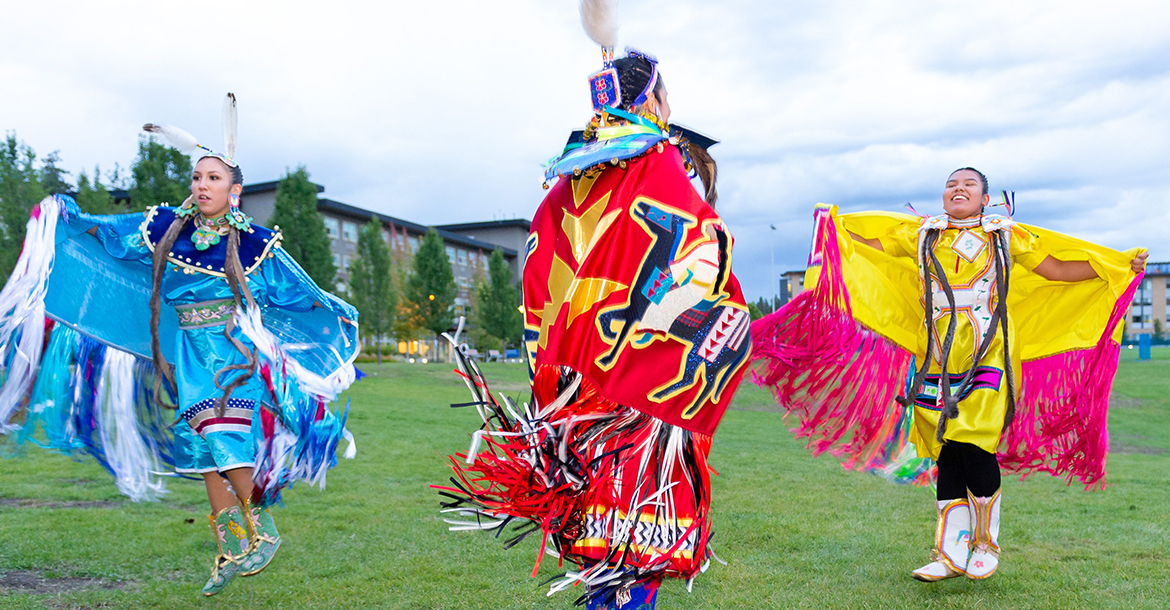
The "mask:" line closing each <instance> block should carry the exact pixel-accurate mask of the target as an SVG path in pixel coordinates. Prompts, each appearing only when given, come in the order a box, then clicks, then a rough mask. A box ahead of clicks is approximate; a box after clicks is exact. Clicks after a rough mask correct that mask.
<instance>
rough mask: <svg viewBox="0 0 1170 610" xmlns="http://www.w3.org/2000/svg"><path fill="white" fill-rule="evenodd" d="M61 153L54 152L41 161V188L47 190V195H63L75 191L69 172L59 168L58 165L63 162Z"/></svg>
mask: <svg viewBox="0 0 1170 610" xmlns="http://www.w3.org/2000/svg"><path fill="white" fill-rule="evenodd" d="M60 152H61V151H59V150H54V151H53V152H51V153H49V154H48V156H46V157H45V158H44V159H41V169H40V178H41V188H43V189H44V190H45V194H47V195H55V194H63V193H68V192H69V191H71V190H73V187H72V185H70V184H69V180H68V176H69V172H68V171H66V170H64V169H62V168H60V167H57V164H58V163H60V162H61V155H60V154H59V153H60Z"/></svg>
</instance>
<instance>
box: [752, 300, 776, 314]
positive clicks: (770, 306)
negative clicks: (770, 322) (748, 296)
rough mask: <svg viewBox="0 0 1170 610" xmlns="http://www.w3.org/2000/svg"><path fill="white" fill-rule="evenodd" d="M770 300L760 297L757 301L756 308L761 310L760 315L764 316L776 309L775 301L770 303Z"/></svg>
mask: <svg viewBox="0 0 1170 610" xmlns="http://www.w3.org/2000/svg"><path fill="white" fill-rule="evenodd" d="M768 301H769V299H765V298H764V297H760V299H759V300H758V301H756V302H755V306H756V309H757V310H758V311H759V312H760V317H764V316H766V315H768V314H770V313H772V312H773V311H776V308H775V307H774V304H775V303H774V302H772V303H769V302H768Z"/></svg>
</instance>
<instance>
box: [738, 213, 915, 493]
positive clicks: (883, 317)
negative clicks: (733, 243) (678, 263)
mask: <svg viewBox="0 0 1170 610" xmlns="http://www.w3.org/2000/svg"><path fill="white" fill-rule="evenodd" d="M836 212H837V210H836V207H830V206H824V205H819V206H817V208H816V212H815V215H814V218H815V232H814V238H813V250H812V253H811V255H810V258H809V270H808V272H807V274H806V280H805V285H806V286H807V287H808V289H807V290H806V291H805V292H802V293H801V294H799V295H797V297H796V298H795V299H793V300H792V301H791V302H790V303H788V304H786V305H785V306H783V307H781V308H780V309H779V310H778V311H776V312H775V313H773V314H771V315H769V316H767V317H764V318H762V319H760V320H757V321H756V322H755V323H754V324H753V325H752V336H753V337H754V338H755V346H754V349H753V360H755V361H756V362H757V366H756V368H755V371H754V374H753V380H754V381H755V382H756V383H757V384H759V385H763V386H767V387H769V388H770V389H771V390H772V392H773V393H774V394H775V396H776V399H777V401H778V402H779V404H780V405H781V406H782V407H784V409H785V410H786V411H787V413H788V414H789V415H792V416H794V417H795V418H796V420H797V422H798V425H797V426H796V427H795V428H794V429H793V432H794V433H795V434H796V436H797V438H804V439H807V442H808V447H809V449H810V450H811V451H812V453H813V454H814V455H819V454H821V453H824V452H828V453H830V454H832V455H834V456H836V457H838V458H840V459H842V460H843V462H844V466H845V467H846V468H851V469H856V470H861V471H866V472H874V473H877V474H882V475H883V476H886V477H887V478H890V479H892V480H895V481H898V482H918V483H922V482H926V481H927V480H928V477H929V474H928V472H927V470H928V468H929V465H928V464H927V463H925V462H924V461H922V460H918V459H916V458H914V455H913V453H914V452H913V449H912V448H911V447H908V446H907V435H908V433H909V425H910V419H909V418H910V412H909V410H908V409H906V408H904V407H902V406H901V405H899V404H898V403H897V402H896V401H895V400H894V398H895V395H896V394H897V393H898V391H899V389H900V388H901V387H902V385H903V384H904V382H905V380H906V376H907V372H908V370H909V367H910V363H911V361H912V350H913V349H914V348H916V347H917V343H918V342H921V341H922V340H921V339H920V338H918V336H917V335H918V333H916V332H915V328H914V321H916V320H917V321H919V322H918V323H919V324H921V322H920V320H921V317H922V308H921V305H920V304H918V301H917V298H916V293H915V291H916V290H917V276H916V275H914V272H913V269H912V267H910V268H908V267H906V266H905V265H900V264H899V262H898V261H897V259H895V258H894V257H891V256H888V255H884V254H882V253H881V252H880V251H878V250H876V249H874V248H869V247H868V246H863V245H862V246H858V247H857V248H856V249H855V248H854V243H853V240H852V239H851V238H850V237H849V234H848V233H847V232H846V227H845V226H843V223H842V219H840V218H838V217H837V214H836ZM870 220H871V222H864V221H862V222H855V223H854V224H853V225H852V226H850V227H848V229H849V230H853V231H854V232H855V233H858V234H859V235H861V236H862V237H867V238H879V237H883V236H884V235H887V234H889V233H890V232H891V231H892V229H893V228H895V227H897V226H898V225H899V224H900V223H905V222H912V220H911V217H906V218H903V217H902V216H901V215H897V216H895V215H888V216H886V215H883V216H878V217H875V218H873V219H870ZM843 253H844V254H843ZM850 279H851V280H852V281H851V282H850V281H847V280H850ZM854 285H858V286H861V287H863V288H864V289H865V295H864V296H865V299H864V300H863V299H858V298H857V297H856V296H854V295H851V294H850V288H851V287H852V286H854ZM916 308H917V309H916Z"/></svg>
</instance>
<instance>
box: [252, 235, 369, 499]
mask: <svg viewBox="0 0 1170 610" xmlns="http://www.w3.org/2000/svg"><path fill="white" fill-rule="evenodd" d="M260 273H261V277H262V278H263V281H264V282H265V285H266V295H267V302H266V303H264V304H263V305H262V306H261V307H260V308H259V309H256V310H251V311H248V312H244V311H237V312H236V323H237V325H239V327H240V328H241V330H242V331H243V332H244V334H245V335H247V337H248V338H249V339H250V340H251V341H252V343H253V344H254V345H255V346H256V348H257V354H258V356H259V358H260V367H259V369H258V373H259V374H260V376H261V378H262V379H263V380H264V385H265V388H266V390H267V396H266V398H265V400H264V407H263V408H262V409H261V411H260V424H261V425H260V426H253V431H254V433H255V434H256V436H257V438H256V443H257V455H256V466H255V469H254V470H253V473H252V476H253V479H254V481H255V483H256V486H255V488H254V490H253V498H252V501H253V502H254V503H256V504H257V505H259V506H269V505H271V504H277V503H280V502H281V492H282V490H283V489H284V488H286V487H290V486H292V484H293V483H294V482H296V481H304V482H306V483H308V484H309V485H311V486H313V485H315V486H318V487H320V488H321V489H324V488H325V475H326V473H327V472H328V470H329V469H330V468H332V467H333V466H335V465H336V464H337V446H338V444H339V443H340V441H341V440H342V439H345V440H347V441H348V447H347V448H346V450H345V454H344V455H345V457H346V458H350V459H352V458H353V457H354V456H355V455H356V454H357V446H356V445H355V444H354V439H353V435H352V434H351V433H350V432H349V430H348V429H346V427H345V421H346V419H347V416H348V414H349V403H348V402H347V403H346V405H345V409H344V410H339V412H336V413H335V412H334V411H332V410H330V409H329V407H328V404H329V403H331V402H333V401H335V400H337V397H338V395H339V394H340V393H341V392H343V391H345V390H346V389H347V388H348V387H349V386H350V385H351V384H352V383H353V382H354V380H355V375H356V370H355V369H354V366H353V362H354V359H355V358H356V357H357V355H358V354H359V353H360V347H361V346H360V342H359V341H358V335H357V318H358V314H357V310H355V309H354V308H353V306H352V305H350V304H349V303H346V302H345V301H342V300H341V299H338V298H337V297H335V296H333V295H332V294H329V293H327V292H325V291H323V290H321V289H320V287H318V286H317V284H316V283H315V282H313V280H312V279H311V278H309V276H308V274H306V273H305V272H304V270H303V269H301V267H300V265H298V264H297V263H296V261H295V260H293V259H292V257H291V256H289V255H288V253H287V252H285V251H284V250H283V249H280V248H277V249H275V250H274V251H273V255H272V257H271V258H270V259H269V260H266V261H265V262H264V264H263V266H261V268H260Z"/></svg>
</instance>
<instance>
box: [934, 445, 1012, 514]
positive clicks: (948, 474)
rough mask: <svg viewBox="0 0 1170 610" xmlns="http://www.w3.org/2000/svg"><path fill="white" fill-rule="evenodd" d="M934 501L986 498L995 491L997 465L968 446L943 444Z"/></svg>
mask: <svg viewBox="0 0 1170 610" xmlns="http://www.w3.org/2000/svg"><path fill="white" fill-rule="evenodd" d="M937 461H938V499H939V501H943V500H957V499H959V498H966V497H967V490H968V489H969V490H971V495H973V496H976V497H979V498H986V497H988V496H991V495H992V494H994V493H995V490H997V489H999V462H997V461H995V454H994V453H988V452H986V451H984V450H982V449H980V448H979V447H976V446H975V445H972V444H970V443H957V442H955V441H947V442H946V443H944V444H943V446H942V450H941V451H939V454H938V460H937Z"/></svg>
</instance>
